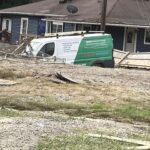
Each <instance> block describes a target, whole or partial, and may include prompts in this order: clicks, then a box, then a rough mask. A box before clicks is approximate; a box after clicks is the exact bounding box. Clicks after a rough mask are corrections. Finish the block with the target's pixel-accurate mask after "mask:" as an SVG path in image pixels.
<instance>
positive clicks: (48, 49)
mask: <svg viewBox="0 0 150 150" xmlns="http://www.w3.org/2000/svg"><path fill="white" fill-rule="evenodd" d="M112 50H113V40H112V37H111V35H110V34H103V33H94V34H81V35H72V36H60V37H59V36H56V37H48V38H39V39H33V40H32V41H31V43H30V46H27V48H26V52H28V51H30V52H32V55H33V56H44V57H50V56H52V57H56V58H60V59H65V61H66V62H65V63H69V64H84V65H89V66H93V65H96V66H101V67H113V66H114V59H113V51H112Z"/></svg>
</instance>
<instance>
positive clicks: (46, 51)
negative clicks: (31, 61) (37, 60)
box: [37, 43, 55, 56]
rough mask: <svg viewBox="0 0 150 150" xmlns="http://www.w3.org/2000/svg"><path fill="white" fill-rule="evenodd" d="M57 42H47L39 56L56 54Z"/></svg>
mask: <svg viewBox="0 0 150 150" xmlns="http://www.w3.org/2000/svg"><path fill="white" fill-rule="evenodd" d="M54 50H55V44H54V43H47V44H45V45H44V46H43V47H42V48H41V50H40V52H39V53H38V55H37V56H52V55H53V54H54Z"/></svg>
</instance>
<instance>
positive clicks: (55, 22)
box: [53, 21, 64, 32]
mask: <svg viewBox="0 0 150 150" xmlns="http://www.w3.org/2000/svg"><path fill="white" fill-rule="evenodd" d="M53 25H57V30H58V25H61V26H62V31H61V32H63V29H64V24H63V22H60V21H53Z"/></svg>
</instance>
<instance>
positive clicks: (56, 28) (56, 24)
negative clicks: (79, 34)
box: [52, 22, 63, 33]
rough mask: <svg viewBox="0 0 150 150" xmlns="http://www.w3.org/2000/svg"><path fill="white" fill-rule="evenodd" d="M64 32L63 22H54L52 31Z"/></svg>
mask: <svg viewBox="0 0 150 150" xmlns="http://www.w3.org/2000/svg"><path fill="white" fill-rule="evenodd" d="M58 32H63V23H62V22H53V29H52V33H58Z"/></svg>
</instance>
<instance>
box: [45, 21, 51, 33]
mask: <svg viewBox="0 0 150 150" xmlns="http://www.w3.org/2000/svg"><path fill="white" fill-rule="evenodd" d="M48 23H50V33H51V32H52V30H51V29H52V24H51V23H52V22H51V21H46V29H45V33H49V32H48Z"/></svg>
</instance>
